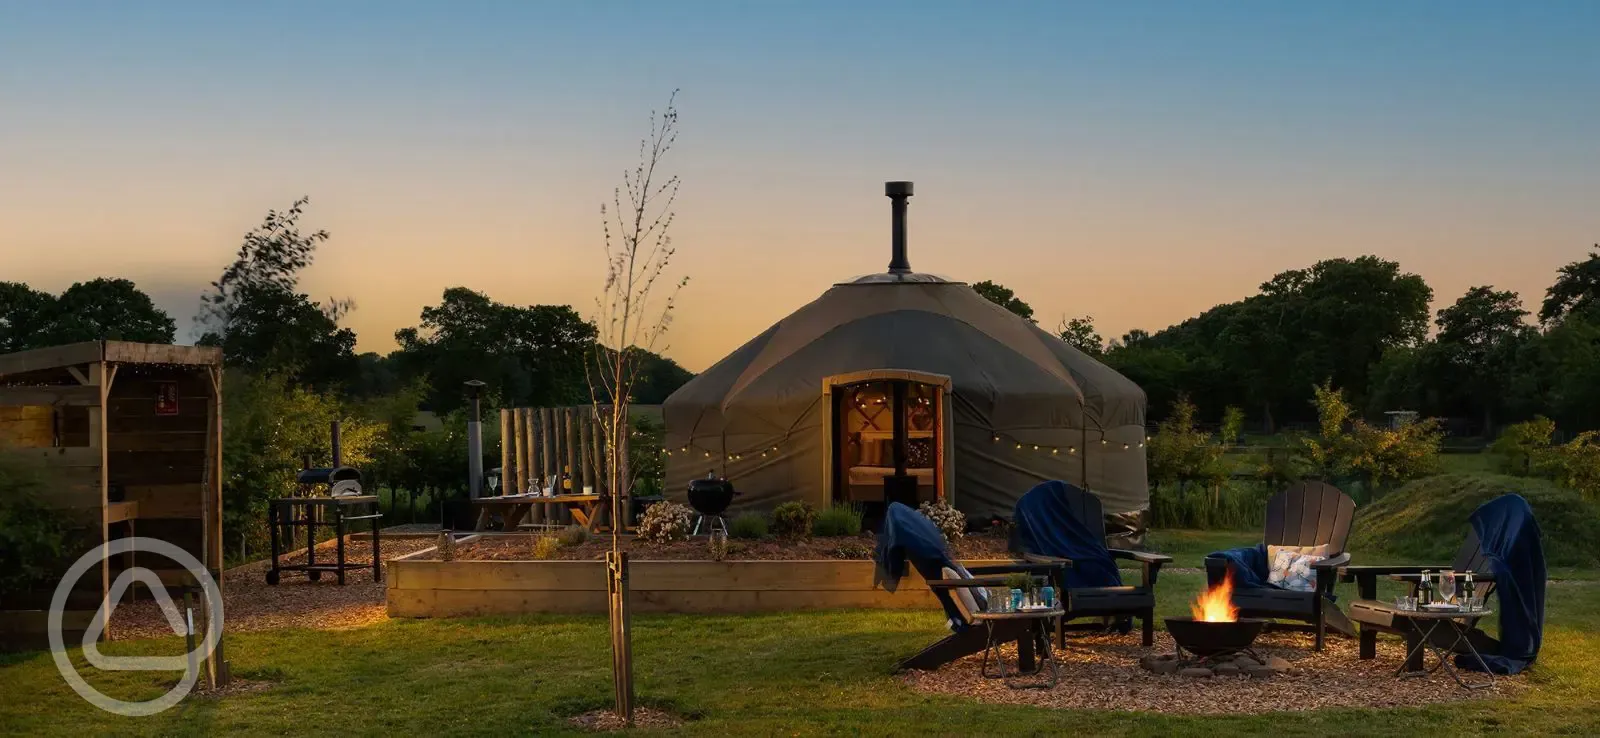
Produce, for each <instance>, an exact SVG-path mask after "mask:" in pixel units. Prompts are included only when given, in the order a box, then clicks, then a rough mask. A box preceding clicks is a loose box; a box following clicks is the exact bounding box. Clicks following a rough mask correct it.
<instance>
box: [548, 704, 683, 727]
mask: <svg viewBox="0 0 1600 738" xmlns="http://www.w3.org/2000/svg"><path fill="white" fill-rule="evenodd" d="M569 722H571V723H572V724H573V725H574V726H576V727H578V728H581V729H583V730H591V731H595V732H611V731H617V730H623V729H624V728H625V727H626V726H625V725H623V722H622V717H621V716H620V715H618V714H617V713H615V712H613V711H611V710H593V711H590V712H586V713H584V714H582V715H577V716H575V717H573V718H572V719H571V720H570V721H569ZM680 725H683V719H682V718H680V717H678V716H676V715H673V714H672V713H670V712H665V711H662V710H657V709H655V708H654V707H635V708H633V727H635V728H647V729H651V730H662V729H666V728H676V727H678V726H680Z"/></svg>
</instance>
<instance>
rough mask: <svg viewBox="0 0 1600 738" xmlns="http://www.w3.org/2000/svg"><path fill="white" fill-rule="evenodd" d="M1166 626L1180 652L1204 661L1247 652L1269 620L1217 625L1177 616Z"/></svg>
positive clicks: (1244, 619)
mask: <svg viewBox="0 0 1600 738" xmlns="http://www.w3.org/2000/svg"><path fill="white" fill-rule="evenodd" d="M1166 623H1167V633H1169V634H1171V635H1172V640H1174V641H1176V642H1177V644H1178V649H1179V650H1180V651H1188V652H1189V653H1192V654H1194V655H1196V656H1199V657H1201V658H1206V657H1209V656H1223V655H1226V654H1231V653H1237V652H1239V651H1243V650H1246V649H1248V648H1250V645H1251V644H1253V643H1255V642H1256V636H1259V635H1261V630H1262V629H1263V628H1265V627H1266V626H1267V621H1265V620H1261V619H1258V618H1241V619H1239V620H1233V621H1229V622H1215V621H1206V620H1196V619H1194V618H1192V617H1189V618H1185V617H1174V618H1167V619H1166Z"/></svg>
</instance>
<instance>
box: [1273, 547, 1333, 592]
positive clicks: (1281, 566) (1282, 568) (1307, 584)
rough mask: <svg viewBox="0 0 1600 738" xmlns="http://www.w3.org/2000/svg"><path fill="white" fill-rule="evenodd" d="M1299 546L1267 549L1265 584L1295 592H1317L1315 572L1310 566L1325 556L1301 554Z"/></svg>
mask: <svg viewBox="0 0 1600 738" xmlns="http://www.w3.org/2000/svg"><path fill="white" fill-rule="evenodd" d="M1300 548H1301V547H1299V546H1268V547H1267V562H1268V563H1267V583H1268V584H1272V585H1276V586H1279V587H1282V588H1284V589H1288V590H1294V591H1296V592H1315V591H1317V571H1316V570H1315V569H1312V568H1311V565H1312V564H1315V563H1317V562H1318V561H1321V560H1323V559H1325V558H1328V557H1327V556H1325V555H1321V554H1314V553H1302V552H1301V550H1300Z"/></svg>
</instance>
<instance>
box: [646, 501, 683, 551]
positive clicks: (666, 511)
mask: <svg viewBox="0 0 1600 738" xmlns="http://www.w3.org/2000/svg"><path fill="white" fill-rule="evenodd" d="M693 518H694V511H693V510H690V509H689V506H688V505H681V504H678V503H676V502H657V503H656V504H654V505H651V506H650V507H647V508H645V511H644V514H643V515H641V516H639V532H638V535H639V538H641V539H643V540H646V541H650V542H652V543H671V542H672V541H687V540H689V521H690V520H692V519H693Z"/></svg>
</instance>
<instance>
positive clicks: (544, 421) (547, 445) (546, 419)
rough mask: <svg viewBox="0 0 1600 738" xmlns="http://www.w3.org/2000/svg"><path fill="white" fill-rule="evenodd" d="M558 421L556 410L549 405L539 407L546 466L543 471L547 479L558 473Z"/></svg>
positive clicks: (540, 431)
mask: <svg viewBox="0 0 1600 738" xmlns="http://www.w3.org/2000/svg"><path fill="white" fill-rule="evenodd" d="M555 429H556V423H555V410H553V409H551V408H548V407H541V408H539V436H540V438H541V440H543V441H544V458H543V459H542V461H543V462H544V466H543V467H542V469H543V471H542V472H541V473H542V474H543V475H544V478H545V479H546V480H549V479H551V478H553V477H552V475H554V474H555V473H556V433H555Z"/></svg>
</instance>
